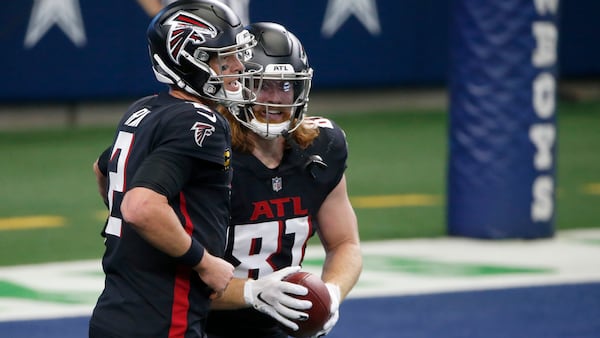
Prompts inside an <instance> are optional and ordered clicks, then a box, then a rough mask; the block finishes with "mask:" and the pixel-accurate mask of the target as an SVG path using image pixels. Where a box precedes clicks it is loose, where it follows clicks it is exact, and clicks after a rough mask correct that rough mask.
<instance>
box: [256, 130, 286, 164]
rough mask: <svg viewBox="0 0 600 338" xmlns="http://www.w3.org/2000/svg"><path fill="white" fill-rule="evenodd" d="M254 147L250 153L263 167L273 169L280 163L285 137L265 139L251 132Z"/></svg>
mask: <svg viewBox="0 0 600 338" xmlns="http://www.w3.org/2000/svg"><path fill="white" fill-rule="evenodd" d="M252 136H253V139H254V149H253V150H252V155H254V157H256V158H257V159H258V160H259V161H261V162H262V163H263V164H264V165H265V167H267V168H269V169H275V168H277V167H278V166H279V164H281V159H282V158H283V151H284V149H285V139H284V138H283V137H278V138H276V139H274V140H266V139H264V138H262V137H260V136H258V135H256V134H253V135H252Z"/></svg>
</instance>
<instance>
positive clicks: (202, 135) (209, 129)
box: [190, 122, 215, 147]
mask: <svg viewBox="0 0 600 338" xmlns="http://www.w3.org/2000/svg"><path fill="white" fill-rule="evenodd" d="M190 130H193V131H194V139H195V140H196V144H197V145H199V146H200V147H202V143H204V140H205V139H206V138H207V137H209V136H210V135H212V134H213V132H214V131H215V127H213V126H211V125H210V124H206V123H202V122H196V123H194V125H193V126H192V128H191V129H190Z"/></svg>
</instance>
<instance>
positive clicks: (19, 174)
mask: <svg viewBox="0 0 600 338" xmlns="http://www.w3.org/2000/svg"><path fill="white" fill-rule="evenodd" d="M558 111H559V115H558V116H559V119H558V133H559V136H558V137H559V143H558V144H559V150H558V159H557V161H558V166H557V186H558V190H557V192H558V194H557V210H556V228H557V229H567V228H587V227H600V208H599V207H598V206H600V156H599V155H598V151H599V150H598V149H600V102H590V103H577V104H575V103H563V104H561V105H559V109H558ZM330 117H332V118H333V119H334V120H335V121H336V122H337V123H338V124H339V125H340V126H342V127H343V128H344V129H345V131H346V134H347V137H348V143H349V146H350V159H349V168H348V171H347V176H348V183H349V193H350V196H351V198H352V200H353V203H354V205H355V208H356V212H357V215H358V218H359V223H360V231H361V237H362V239H363V240H365V241H367V240H375V239H389V238H407V237H432V236H443V235H445V220H444V219H445V197H444V196H445V175H446V171H445V170H446V169H445V168H446V158H447V141H446V140H447V126H446V120H447V115H446V114H445V112H443V111H427V112H424V111H418V112H417V111H414V112H411V111H402V112H371V113H365V114H356V113H353V114H349V115H331V116H330ZM111 139H112V128H106V127H102V128H82V127H79V128H71V129H54V130H40V129H36V130H31V131H14V132H0V154H1V156H2V164H1V165H0V187H1V188H0V265H13V264H23V263H35V262H44V261H59V260H74V259H85V258H99V257H100V256H101V254H102V250H103V247H102V246H103V245H102V239H101V237H100V236H99V232H100V230H101V228H102V225H103V218H104V211H103V210H104V205H103V204H102V202H101V201H100V198H99V197H98V195H97V192H96V185H95V181H94V176H93V174H92V170H91V166H92V163H93V161H94V160H95V158H96V156H97V155H98V154H99V153H100V151H102V150H103V149H104V148H105V147H106V146H107V145H108V143H109V142H110V140H111Z"/></svg>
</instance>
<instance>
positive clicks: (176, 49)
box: [165, 11, 217, 64]
mask: <svg viewBox="0 0 600 338" xmlns="http://www.w3.org/2000/svg"><path fill="white" fill-rule="evenodd" d="M165 24H166V25H169V26H170V28H169V36H168V37H167V50H168V51H169V56H170V57H171V59H172V60H173V61H174V62H176V63H177V64H179V57H180V56H181V52H182V51H183V50H184V49H185V47H186V46H187V44H188V43H192V44H194V45H199V44H202V43H204V42H205V41H206V37H205V36H209V37H210V38H213V39H214V38H215V37H216V36H217V29H216V28H215V27H214V26H212V25H211V24H209V23H207V22H206V21H204V20H202V19H200V18H199V17H197V16H195V15H192V14H190V13H187V12H184V11H179V12H177V13H175V14H174V15H173V16H171V17H170V18H169V19H168V20H167V21H166V22H165Z"/></svg>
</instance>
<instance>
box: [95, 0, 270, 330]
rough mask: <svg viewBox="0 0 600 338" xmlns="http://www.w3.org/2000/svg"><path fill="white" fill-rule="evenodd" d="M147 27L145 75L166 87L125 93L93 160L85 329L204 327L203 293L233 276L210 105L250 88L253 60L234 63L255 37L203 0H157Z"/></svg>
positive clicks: (220, 144)
mask: <svg viewBox="0 0 600 338" xmlns="http://www.w3.org/2000/svg"><path fill="white" fill-rule="evenodd" d="M147 35H148V43H149V51H150V57H151V60H152V67H153V70H154V72H155V75H156V78H157V79H158V81H160V82H163V83H166V84H168V85H169V87H170V89H169V91H168V92H163V93H160V94H158V95H154V96H149V97H144V98H142V99H140V100H138V101H137V102H135V103H133V104H132V105H131V106H130V107H129V108H128V111H127V112H126V113H125V115H124V116H123V118H122V119H121V121H120V122H119V124H118V127H117V131H116V133H115V137H114V141H113V144H112V146H111V147H110V148H109V149H108V150H107V151H106V152H105V153H103V155H102V156H101V157H100V159H99V160H98V161H97V162H96V163H95V165H94V169H95V172H96V175H97V178H98V188H99V190H100V192H101V194H102V196H103V198H104V199H105V202H106V204H107V206H108V207H109V211H110V215H109V217H108V220H107V222H106V225H105V227H104V229H103V232H102V235H103V236H104V237H105V246H106V251H105V253H104V256H103V259H102V265H103V269H104V272H105V287H104V290H103V292H102V294H101V295H100V296H99V298H98V301H97V304H96V306H95V308H94V311H93V314H92V317H91V320H90V323H89V336H90V337H92V338H106V337H153V338H159V337H165V338H166V337H186V338H191V337H198V338H202V337H205V335H204V329H205V320H206V316H207V313H208V309H209V305H210V301H211V298H218V297H219V296H220V295H221V294H222V293H223V291H224V290H225V288H226V286H227V284H228V283H229V282H230V280H231V278H232V277H233V266H232V265H231V264H230V263H228V262H227V261H225V260H223V259H222V258H221V257H222V256H223V254H224V248H225V243H226V228H227V225H228V222H229V209H230V183H231V169H230V151H231V135H230V128H229V124H228V122H227V121H226V119H225V118H224V117H223V116H222V115H221V114H219V113H218V112H217V111H216V110H215V108H216V106H217V104H218V103H221V104H232V103H237V104H243V103H249V102H251V100H253V99H254V96H253V95H250V92H249V91H247V93H246V95H244V94H243V91H244V87H243V86H242V84H241V81H240V80H241V79H243V78H244V77H246V76H253V75H256V74H257V73H259V72H260V69H259V68H257V67H252V68H253V72H246V70H245V66H244V64H243V63H244V62H245V61H244V58H245V57H246V56H248V55H249V54H248V53H249V51H250V50H251V48H252V47H253V46H254V45H255V44H256V41H255V40H254V38H253V36H252V35H251V34H250V33H249V32H248V31H247V30H246V29H244V27H243V25H242V24H241V22H240V20H239V18H238V17H237V16H236V15H235V13H234V12H233V11H232V10H231V9H230V8H229V7H227V6H225V5H223V4H222V3H221V2H218V1H213V0H197V1H186V0H184V1H178V2H176V3H174V4H172V5H169V6H167V7H165V9H164V10H162V11H161V12H160V13H159V14H158V15H157V16H156V17H155V18H154V19H153V20H152V22H151V23H150V25H149V27H148V31H147ZM250 82H251V81H250Z"/></svg>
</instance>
